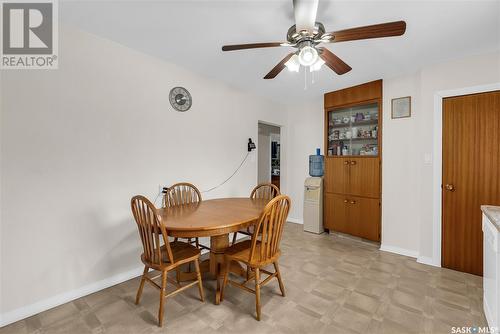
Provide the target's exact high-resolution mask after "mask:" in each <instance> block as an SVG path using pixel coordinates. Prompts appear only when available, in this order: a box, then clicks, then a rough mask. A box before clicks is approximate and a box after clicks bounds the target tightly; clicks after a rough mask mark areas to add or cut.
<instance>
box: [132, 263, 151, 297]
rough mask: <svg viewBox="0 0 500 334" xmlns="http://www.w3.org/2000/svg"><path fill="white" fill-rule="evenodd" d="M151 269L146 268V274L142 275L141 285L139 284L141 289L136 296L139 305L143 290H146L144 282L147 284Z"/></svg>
mask: <svg viewBox="0 0 500 334" xmlns="http://www.w3.org/2000/svg"><path fill="white" fill-rule="evenodd" d="M148 271H149V268H148V267H147V266H144V272H143V273H142V277H141V283H140V284H139V289H138V290H137V295H136V296H135V304H136V305H138V304H139V302H140V301H141V296H142V289H143V288H144V282H146V274H147V273H148Z"/></svg>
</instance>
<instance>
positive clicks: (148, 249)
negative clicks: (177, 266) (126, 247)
mask: <svg viewBox="0 0 500 334" xmlns="http://www.w3.org/2000/svg"><path fill="white" fill-rule="evenodd" d="M131 207H132V213H133V215H134V218H135V221H136V223H137V228H138V230H139V235H140V237H141V241H142V247H143V249H144V259H145V261H147V262H149V263H151V264H152V265H156V266H161V265H162V264H163V263H164V261H163V259H162V252H161V246H162V242H163V245H165V247H166V250H167V255H168V260H169V262H170V263H173V261H174V260H173V256H172V250H171V249H170V243H169V241H168V236H167V230H166V228H165V225H163V224H162V222H161V217H160V216H159V215H158V213H157V210H156V208H155V206H154V204H153V203H151V202H150V201H149V200H148V199H147V198H146V197H144V196H140V195H138V196H134V197H133V198H132V200H131Z"/></svg>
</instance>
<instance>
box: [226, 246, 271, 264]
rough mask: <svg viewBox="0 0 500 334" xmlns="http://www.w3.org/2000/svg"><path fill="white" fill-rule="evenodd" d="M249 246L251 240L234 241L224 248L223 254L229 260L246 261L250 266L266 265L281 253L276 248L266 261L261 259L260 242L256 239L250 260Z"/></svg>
mask: <svg viewBox="0 0 500 334" xmlns="http://www.w3.org/2000/svg"><path fill="white" fill-rule="evenodd" d="M251 248H252V240H244V241H241V242H238V243H235V244H234V245H232V246H231V247H229V248H228V249H226V251H225V252H224V255H225V256H226V257H228V258H229V259H231V260H236V261H241V262H244V263H248V264H249V265H250V266H262V265H267V264H269V263H271V262H273V261H275V259H277V258H279V257H280V255H281V252H280V251H279V250H278V251H277V252H276V255H275V256H274V257H273V258H271V259H268V260H267V261H261V258H260V242H259V241H258V242H257V244H256V245H255V251H254V255H253V259H252V261H251V262H250V261H249V258H250V250H251Z"/></svg>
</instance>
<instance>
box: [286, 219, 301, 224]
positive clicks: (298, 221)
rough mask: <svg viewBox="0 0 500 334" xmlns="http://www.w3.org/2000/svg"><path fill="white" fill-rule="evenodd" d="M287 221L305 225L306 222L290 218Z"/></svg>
mask: <svg viewBox="0 0 500 334" xmlns="http://www.w3.org/2000/svg"><path fill="white" fill-rule="evenodd" d="M286 221H287V222H288V223H294V224H300V225H304V222H303V221H302V219H298V218H292V217H288V218H287V220H286Z"/></svg>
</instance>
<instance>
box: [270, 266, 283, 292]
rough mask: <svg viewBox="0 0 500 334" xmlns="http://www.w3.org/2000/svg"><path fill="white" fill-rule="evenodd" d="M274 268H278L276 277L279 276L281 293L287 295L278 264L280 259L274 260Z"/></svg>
mask: <svg viewBox="0 0 500 334" xmlns="http://www.w3.org/2000/svg"><path fill="white" fill-rule="evenodd" d="M273 264H274V270H276V277H277V278H278V283H279V285H280V290H281V295H282V296H283V297H285V286H284V285H283V280H282V279H281V272H280V267H279V266H278V261H276V262H274V263H273Z"/></svg>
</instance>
